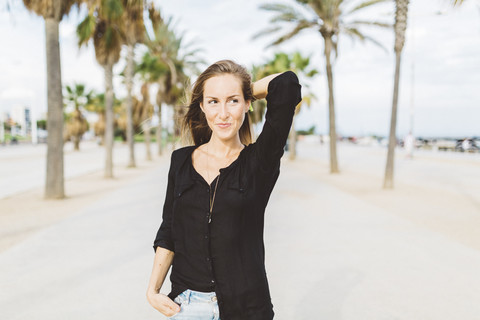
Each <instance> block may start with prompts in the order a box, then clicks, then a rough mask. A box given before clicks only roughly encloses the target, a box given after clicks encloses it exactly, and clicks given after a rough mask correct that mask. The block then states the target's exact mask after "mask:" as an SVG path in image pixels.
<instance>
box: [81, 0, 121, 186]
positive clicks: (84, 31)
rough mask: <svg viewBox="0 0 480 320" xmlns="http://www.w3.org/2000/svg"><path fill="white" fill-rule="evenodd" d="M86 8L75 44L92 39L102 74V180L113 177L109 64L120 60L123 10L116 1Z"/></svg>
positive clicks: (100, 0) (98, 2)
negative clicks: (104, 151) (103, 151)
mask: <svg viewBox="0 0 480 320" xmlns="http://www.w3.org/2000/svg"><path fill="white" fill-rule="evenodd" d="M88 9H89V10H88V11H89V12H88V15H87V16H86V17H85V19H84V20H83V21H82V22H81V23H80V24H79V25H78V27H77V36H78V45H79V46H80V47H81V46H82V45H86V44H87V43H88V42H89V40H90V39H91V38H93V44H94V47H95V57H96V59H97V62H98V63H99V64H100V65H101V66H102V67H103V69H104V71H105V148H106V157H105V177H106V178H113V129H114V113H113V104H114V92H113V65H114V64H116V63H117V62H118V60H119V59H120V50H121V47H122V44H123V43H124V27H125V24H124V23H123V20H122V19H123V18H124V15H123V13H124V8H123V5H122V2H121V1H120V0H108V1H103V0H90V1H89V2H88Z"/></svg>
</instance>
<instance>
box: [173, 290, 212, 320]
mask: <svg viewBox="0 0 480 320" xmlns="http://www.w3.org/2000/svg"><path fill="white" fill-rule="evenodd" d="M174 301H175V302H176V303H178V304H179V305H180V312H179V313H177V314H175V315H173V316H171V317H169V318H168V319H175V320H220V312H219V310H218V303H217V295H216V293H215V292H200V291H194V290H190V289H188V290H185V291H183V292H182V293H180V294H179V295H178V296H177V297H176V298H175V300H174Z"/></svg>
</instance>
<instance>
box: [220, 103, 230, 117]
mask: <svg viewBox="0 0 480 320" xmlns="http://www.w3.org/2000/svg"><path fill="white" fill-rule="evenodd" d="M219 116H220V119H222V120H226V119H227V118H228V109H227V103H226V102H224V103H222V105H221V107H220V113H219Z"/></svg>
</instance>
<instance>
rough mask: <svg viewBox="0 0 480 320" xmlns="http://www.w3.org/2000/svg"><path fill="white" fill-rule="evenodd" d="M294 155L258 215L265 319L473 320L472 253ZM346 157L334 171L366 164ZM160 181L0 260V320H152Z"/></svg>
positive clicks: (115, 197)
mask: <svg viewBox="0 0 480 320" xmlns="http://www.w3.org/2000/svg"><path fill="white" fill-rule="evenodd" d="M299 148H300V150H299V155H300V159H299V160H298V161H296V162H289V161H288V160H287V159H286V157H285V158H284V160H282V169H281V174H280V178H279V180H278V182H277V185H276V187H275V189H274V192H273V194H272V197H271V199H270V202H269V206H268V208H267V213H266V222H265V249H266V265H267V275H268V278H269V283H270V287H271V294H272V302H273V305H274V310H275V314H276V317H275V318H276V319H279V320H282V319H329V320H332V319H333V320H335V319H345V320H362V319H365V320H367V319H368V320H375V319H379V320H380V319H381V320H383V319H409V320H411V319H419V320H427V319H435V320H439V319H445V320H447V319H448V320H450V319H462V320H475V319H480V304H479V303H478V301H480V276H478V270H480V251H479V250H478V249H476V248H473V247H471V246H467V245H465V244H463V243H461V242H460V241H457V240H456V239H455V238H454V237H450V236H448V235H446V234H443V233H441V232H435V231H432V230H431V229H429V228H425V227H423V226H421V225H419V224H417V223H415V222H412V221H411V220H409V219H406V218H404V217H402V216H399V215H398V214H396V213H395V212H394V210H393V209H392V210H390V209H388V207H385V206H380V205H375V204H374V203H372V202H369V201H365V200H364V199H363V198H362V197H359V196H355V195H354V194H353V193H351V192H346V191H345V190H343V189H342V188H339V187H338V186H337V185H336V184H335V183H333V182H332V181H330V180H329V179H336V178H331V177H328V178H327V176H326V175H325V172H327V171H328V167H327V166H326V165H325V160H324V157H323V156H324V154H325V149H326V148H327V146H322V147H318V148H317V149H311V148H309V147H308V145H306V144H304V145H303V146H302V144H300V145H299ZM317 150H321V151H320V153H318V152H317ZM339 150H340V154H341V153H342V152H343V154H344V155H347V154H348V153H349V152H351V150H353V149H349V148H348V147H343V146H340V149H339ZM355 152H357V153H355ZM355 152H354V153H352V155H357V157H355V156H352V157H353V160H352V162H350V160H348V159H350V157H348V156H344V158H343V159H345V160H344V161H345V163H344V168H345V171H347V168H348V166H349V165H351V166H354V165H355V163H357V164H358V163H359V162H360V163H361V162H362V161H358V160H357V161H355V158H358V154H362V155H365V154H366V153H365V152H363V153H361V152H360V150H359V149H356V151H355ZM367 153H368V154H369V155H370V157H373V158H375V160H372V161H374V162H373V163H375V161H377V162H380V163H381V162H382V161H383V159H384V158H383V155H381V153H382V152H381V151H380V152H379V153H380V155H379V156H374V155H372V154H374V153H372V152H367ZM302 156H303V157H304V158H302ZM361 159H364V158H361ZM452 161H453V160H452ZM474 161H476V159H474ZM367 162H368V163H371V161H367ZM399 163H400V162H399ZM435 163H436V162H435ZM358 165H360V164H358ZM420 165H421V164H420ZM399 166H400V165H399ZM424 166H425V167H426V168H428V167H429V165H428V164H424ZM167 170H168V163H166V162H163V163H162V165H159V166H158V167H157V168H155V169H152V170H150V171H149V172H148V173H144V174H143V175H142V176H139V177H138V178H137V179H136V180H135V181H133V182H132V183H130V184H128V185H126V186H122V187H120V188H118V189H116V190H115V191H113V192H111V193H109V194H108V195H106V196H105V197H103V198H101V199H99V200H97V201H95V202H94V203H91V204H90V205H88V206H86V207H85V208H83V209H82V210H80V211H78V212H77V213H76V214H75V215H73V216H70V217H68V218H65V219H64V220H62V221H60V222H58V223H55V224H54V225H51V226H50V227H48V228H45V229H43V230H41V231H40V232H37V233H35V234H33V235H32V236H30V237H29V238H27V239H26V240H24V241H23V242H21V243H19V244H17V245H15V246H13V247H11V248H10V249H8V250H6V251H5V252H3V253H1V254H0V288H1V290H0V318H1V319H9V320H10V319H11V320H21V319H29V320H30V319H48V320H50V319H52V320H54V319H62V320H63V319H72V320H75V319H116V320H117V319H118V320H121V319H164V317H163V316H162V315H161V314H159V313H158V312H157V311H156V310H154V309H153V308H151V307H150V306H149V305H148V303H147V301H146V298H145V291H146V286H147V282H148V278H149V276H150V272H151V267H152V263H153V255H154V252H153V249H152V241H153V238H154V236H155V233H156V231H157V228H158V226H159V224H160V221H161V208H162V205H163V200H164V196H165V187H166V179H167ZM459 170H462V169H459ZM367 171H368V170H367ZM477 173H478V171H475V174H477ZM343 174H346V173H343ZM405 177H408V174H405ZM372 179H376V177H375V176H373V178H372ZM399 180H400V179H399ZM448 181H449V180H447V182H448ZM469 181H470V180H469ZM365 183H366V185H368V183H367V181H365ZM469 183H471V181H470V182H469ZM478 184H480V182H478ZM478 184H477V185H475V186H474V187H478ZM422 187H423V188H429V186H428V185H426V186H422ZM445 188H447V187H445ZM447 189H448V188H447ZM450 218H451V219H452V220H454V219H455V215H454V214H452V215H451V216H450ZM169 286H170V284H169V283H168V281H167V282H166V283H165V285H164V288H163V289H162V291H163V292H165V293H166V292H168V291H169Z"/></svg>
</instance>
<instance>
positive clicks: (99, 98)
mask: <svg viewBox="0 0 480 320" xmlns="http://www.w3.org/2000/svg"><path fill="white" fill-rule="evenodd" d="M133 100H134V105H135V103H136V99H135V98H134V99H133ZM85 110H87V111H89V112H95V113H96V114H97V115H98V120H97V122H95V123H94V125H93V130H94V133H95V136H97V137H100V139H101V140H100V143H99V144H100V145H105V131H106V130H105V128H106V119H105V118H106V117H105V94H104V93H97V94H96V93H92V97H91V99H90V101H89V103H88V104H87V105H85ZM124 110H125V106H124V105H123V101H122V100H119V99H116V98H115V100H114V102H113V114H114V120H113V124H114V129H116V128H118V127H121V128H122V129H124V130H126V124H125V125H124V126H121V124H120V122H121V120H122V119H121V118H120V117H119V119H118V120H117V118H116V116H120V115H121V114H122V111H124ZM124 122H125V123H126V121H124Z"/></svg>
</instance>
